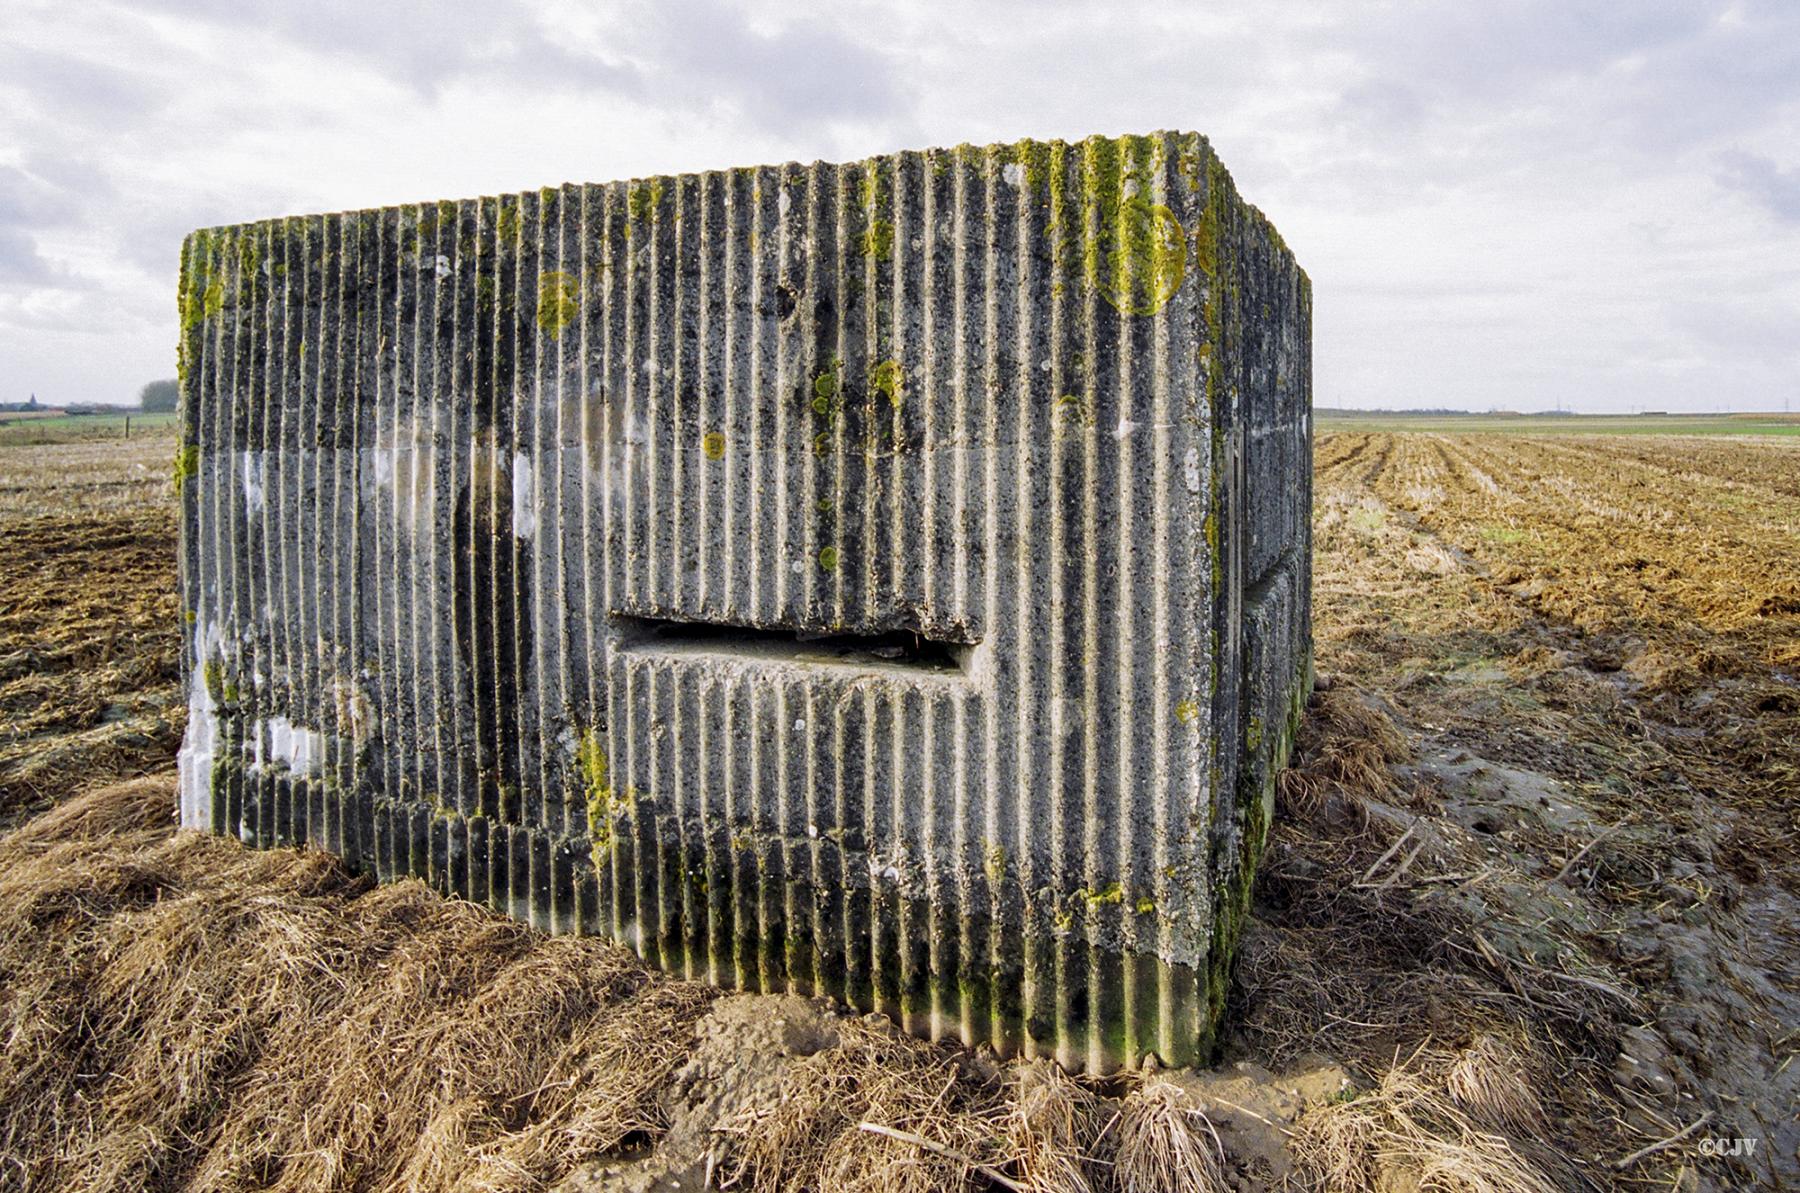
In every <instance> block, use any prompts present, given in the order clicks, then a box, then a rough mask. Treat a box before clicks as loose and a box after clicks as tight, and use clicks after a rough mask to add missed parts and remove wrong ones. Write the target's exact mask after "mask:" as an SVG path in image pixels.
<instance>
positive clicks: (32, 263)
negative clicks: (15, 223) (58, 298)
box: [0, 224, 57, 285]
mask: <svg viewBox="0 0 1800 1193" xmlns="http://www.w3.org/2000/svg"><path fill="white" fill-rule="evenodd" d="M56 276H57V273H56V269H55V267H54V266H52V265H51V264H50V262H48V261H46V260H45V259H44V257H43V254H41V253H39V252H38V247H37V241H36V240H35V239H34V238H33V237H32V236H31V234H30V233H28V232H26V231H25V230H24V229H22V228H16V227H9V226H7V225H5V224H0V285H20V284H24V285H42V284H44V283H49V282H54V281H55V280H56Z"/></svg>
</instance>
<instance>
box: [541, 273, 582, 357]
mask: <svg viewBox="0 0 1800 1193" xmlns="http://www.w3.org/2000/svg"><path fill="white" fill-rule="evenodd" d="M580 313H581V281H580V279H578V278H576V277H574V276H573V275H571V274H567V273H564V272H563V271H562V270H560V269H552V270H549V271H548V272H546V273H541V274H539V275H538V306H537V324H538V326H539V327H540V328H542V329H543V330H544V332H545V334H547V335H548V336H549V337H550V338H551V339H553V340H554V339H557V338H558V337H560V336H561V335H562V333H563V329H564V328H566V327H568V326H569V325H570V324H571V323H573V322H575V318H576V316H577V315H579V314H580Z"/></svg>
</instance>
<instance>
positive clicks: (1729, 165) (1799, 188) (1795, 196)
mask: <svg viewBox="0 0 1800 1193" xmlns="http://www.w3.org/2000/svg"><path fill="white" fill-rule="evenodd" d="M1717 179H1718V182H1719V185H1720V186H1723V187H1725V188H1726V189H1727V190H1732V191H1737V192H1738V193H1739V194H1742V195H1744V196H1746V197H1747V198H1749V199H1751V200H1753V201H1755V202H1756V203H1757V204H1759V205H1760V206H1762V207H1763V208H1765V209H1766V210H1767V211H1768V212H1769V213H1770V214H1772V215H1773V216H1774V217H1775V218H1776V219H1778V220H1781V221H1782V222H1783V223H1789V224H1800V168H1792V169H1787V170H1783V169H1782V168H1781V167H1780V166H1778V165H1776V164H1775V162H1774V160H1773V159H1772V158H1767V157H1764V156H1763V155H1762V154H1760V153H1745V152H1743V151H1742V150H1729V151H1727V152H1724V153H1721V154H1720V155H1719V173H1718V175H1717Z"/></svg>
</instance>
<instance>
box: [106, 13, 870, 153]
mask: <svg viewBox="0 0 1800 1193" xmlns="http://www.w3.org/2000/svg"><path fill="white" fill-rule="evenodd" d="M140 3H143V4H145V5H148V6H150V7H156V8H161V9H164V10H166V11H169V12H173V13H178V14H180V15H183V16H187V17H200V18H202V19H204V20H206V21H208V22H210V23H212V24H214V25H216V26H218V27H221V28H226V29H237V30H242V31H244V32H246V33H248V32H249V31H252V30H254V31H258V32H271V33H274V34H275V35H277V36H279V37H281V38H285V39H287V40H288V41H290V42H292V43H294V44H296V45H299V46H303V47H306V48H308V49H311V50H314V51H318V52H320V53H323V54H327V55H342V56H345V57H348V58H352V59H355V60H358V61H360V62H362V63H363V64H364V65H366V66H368V67H370V68H371V69H374V70H375V71H377V72H378V73H380V74H382V75H384V76H386V77H388V78H390V79H393V80H394V81H396V82H398V83H401V84H403V85H405V86H407V87H409V88H411V89H413V90H415V91H417V92H418V93H420V94H421V95H423V96H425V97H427V98H432V97H435V96H436V94H437V93H438V92H439V91H441V89H442V88H444V87H445V86H447V85H449V84H451V83H453V82H456V81H459V80H464V79H498V80H503V81H506V82H508V83H512V84H516V85H519V86H526V87H532V88H537V89H545V90H548V89H558V88H564V89H567V88H574V89H582V90H597V91H602V92H607V93H611V94H615V95H619V96H621V97H624V98H629V99H635V100H648V101H653V102H656V103H659V104H662V105H666V106H675V107H680V108H687V109H689V110H695V111H701V110H705V109H707V108H709V107H712V106H715V105H717V104H718V103H719V102H721V101H724V102H728V103H732V104H735V105H737V106H739V107H740V108H741V109H742V115H743V116H744V117H745V118H747V119H749V120H751V121H753V122H755V123H757V124H759V125H761V126H762V127H764V128H770V129H779V128H783V127H791V126H793V125H794V124H811V123H815V122H821V121H823V120H825V119H827V118H842V117H867V116H881V115H887V114H891V113H893V112H895V110H896V109H897V108H899V107H900V106H901V104H902V99H903V97H902V96H901V93H900V89H899V87H898V86H897V83H896V78H895V74H894V71H893V68H892V66H891V65H890V64H889V63H888V62H887V60H886V59H884V58H883V57H882V56H881V55H879V54H877V53H874V52H873V51H871V50H870V49H868V48H867V47H866V46H864V45H863V44H862V43H861V42H859V41H858V40H856V39H854V38H850V37H846V36H844V35H842V34H841V33H839V32H836V31H833V30H832V29H830V28H829V27H827V26H826V25H824V24H822V23H821V22H819V21H817V20H811V19H808V20H797V21H793V22H790V23H788V24H785V25H783V26H781V27H779V28H777V29H775V30H773V31H770V32H764V31H762V30H759V29H756V28H754V27H752V26H751V24H750V23H749V21H748V20H747V19H746V18H745V16H744V15H743V13H742V12H741V11H740V10H739V9H737V8H735V7H733V6H731V5H729V4H724V3H719V2H718V0H686V2H681V3H660V4H654V5H651V6H649V7H646V8H644V9H642V10H641V11H635V12H633V13H632V14H631V15H630V16H629V18H628V19H626V20H624V21H622V22H621V23H620V27H619V28H618V29H617V30H616V32H615V33H614V34H612V35H611V36H610V37H609V38H608V39H607V41H606V42H605V44H600V45H595V44H589V43H585V42H583V41H581V40H579V39H577V38H575V37H573V36H571V35H569V34H568V33H566V32H564V31H559V30H554V29H549V28H546V26H545V24H544V22H543V20H542V19H541V18H540V17H539V16H538V15H537V14H536V13H534V12H532V11H531V10H530V9H529V8H528V7H527V6H526V5H524V4H522V3H519V2H518V0H502V2H496V3H490V4H482V5H479V6H477V5H445V4H426V3H398V4H369V3H367V2H366V0H315V2H313V3H307V4H295V3H292V2H291V0H247V2H245V0H140Z"/></svg>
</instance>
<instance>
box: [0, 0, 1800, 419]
mask: <svg viewBox="0 0 1800 1193" xmlns="http://www.w3.org/2000/svg"><path fill="white" fill-rule="evenodd" d="M1158 128H1191V129H1195V130H1198V131H1200V132H1203V133H1206V134H1207V135H1208V136H1210V137H1211V138H1212V140H1213V144H1214V146H1215V147H1216V148H1217V149H1218V151H1219V153H1220V155H1221V157H1222V158H1223V159H1224V161H1225V163H1226V165H1227V166H1228V167H1229V168H1230V169H1231V171H1232V174H1233V176H1234V177H1235V178H1236V180H1237V183H1238V187H1239V189H1240V190H1241V191H1242V192H1243V193H1244V195H1245V196H1246V197H1247V198H1249V199H1250V201H1252V202H1254V203H1256V204H1257V205H1258V206H1260V207H1261V208H1262V209H1263V210H1264V211H1265V212H1266V213H1267V214H1268V215H1269V217H1270V218H1271V219H1272V220H1273V221H1274V222H1275V224H1276V226H1277V227H1278V228H1280V229H1281V231H1282V233H1283V235H1284V236H1285V238H1286V240H1287V242H1288V244H1289V245H1290V246H1291V247H1292V248H1293V249H1294V251H1295V253H1296V254H1298V256H1299V259H1300V262H1301V264H1302V265H1303V266H1304V267H1305V268H1306V270H1307V271H1308V272H1309V273H1310V274H1311V276H1312V280H1313V297H1314V319H1315V325H1314V353H1315V389H1314V399H1315V402H1316V404H1317V405H1319V406H1365V407H1366V406H1408V407H1419V406H1453V407H1461V408H1467V409H1478V410H1479V409H1487V408H1490V407H1500V408H1509V409H1540V408H1550V407H1554V406H1559V405H1560V406H1562V407H1564V408H1574V409H1577V410H1588V411H1627V410H1633V409H1640V408H1645V407H1649V408H1653V409H1670V410H1710V409H1714V408H1723V409H1775V410H1779V409H1782V408H1783V405H1784V404H1785V403H1788V402H1792V401H1794V400H1795V399H1800V4H1797V3H1794V2H1793V0H1749V2H1743V3H1717V4H1713V3H1703V2H1700V0H1669V2H1661V0H1511V2H1507V0H1497V2H1492V3H1481V4H1470V3H1466V2H1460V0H1457V2H1449V3H1442V4H1425V3H1366V2H1361V0H1335V2H1321V3H1310V4H1277V3H1243V4H1234V5H1222V4H1214V5H1205V6H1201V5H1184V4H1180V3H1178V2H1176V0H1154V2H1149V3H1143V4H1131V3H1107V2H1104V0H1087V2H1080V3H1045V2H1042V0H1039V2H1036V3H1020V4H1016V5H1014V4H987V5H980V6H977V5H973V4H969V5H964V4H954V3H921V2H916V0H915V2H911V3H901V4H898V5H876V4H844V5H833V6H829V7H820V8H818V9H816V10H810V11H809V10H808V8H807V6H806V5H804V4H802V3H797V2H790V3H785V4H769V5H759V6H745V5H739V4H733V3H729V2H723V0H721V2H708V0H697V2H690V0H644V2H633V3H604V2H595V0H586V2H582V3H575V2H563V0H518V2H510V0H483V3H481V4H478V5H477V4H469V5H459V4H452V3H434V4H414V3H389V2H386V0H167V2H156V0H150V2H143V3H106V2H97V3H94V2H84V0H48V2H42V3H40V2H38V0H0V400H12V399H22V398H24V397H26V396H27V395H28V394H29V393H33V392H35V393H36V394H37V395H38V397H39V399H40V400H43V401H47V402H66V401H106V402H124V401H131V400H134V399H135V395H136V393H137V390H138V388H139V387H140V386H141V385H142V384H143V383H144V382H145V381H148V380H151V379H154V378H157V377H166V376H172V375H173V374H174V360H175V352H174V348H175V328H176V320H175V276H176V263H177V257H178V253H179V248H180V244H181V238H182V236H183V235H184V234H185V233H186V232H187V231H188V230H190V229H192V228H195V227H199V226H205V225H213V224H220V223H228V222H238V221H242V220H248V219H259V218H263V217H267V216H275V215H285V214H294V213H300V212H309V211H320V210H336V209H343V208H355V207H367V206H375V205H381V204H389V203H397V202H406V201H416V200H423V199H436V198H448V197H466V196H471V195H478V194H492V193H495V192H498V191H517V190H522V189H527V188H535V187H537V186H540V185H544V184H549V183H559V182H563V181H591V182H604V181H609V180H612V179H616V178H625V177H633V176H639V175H647V174H653V173H673V172H681V171H690V170H702V169H709V168H714V167H723V166H732V165H754V164H759V163H763V162H773V161H783V160H797V161H812V160H814V159H820V158H822V159H825V160H828V161H830V160H850V159H855V158H860V157H865V156H867V155H869V154H871V153H876V152H884V151H891V150H896V149H907V148H924V147H927V146H930V145H941V144H954V143H957V142H962V141H970V142H974V143H977V144H981V143H986V142H992V141H1010V140H1015V139H1018V138H1020V137H1027V136H1029V137H1066V138H1077V137H1081V136H1084V135H1086V134H1089V133H1095V132H1104V133H1119V132H1139V131H1150V130H1153V129H1158Z"/></svg>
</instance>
